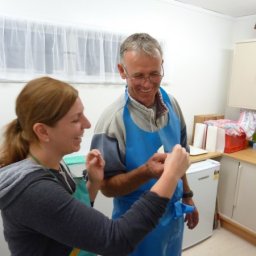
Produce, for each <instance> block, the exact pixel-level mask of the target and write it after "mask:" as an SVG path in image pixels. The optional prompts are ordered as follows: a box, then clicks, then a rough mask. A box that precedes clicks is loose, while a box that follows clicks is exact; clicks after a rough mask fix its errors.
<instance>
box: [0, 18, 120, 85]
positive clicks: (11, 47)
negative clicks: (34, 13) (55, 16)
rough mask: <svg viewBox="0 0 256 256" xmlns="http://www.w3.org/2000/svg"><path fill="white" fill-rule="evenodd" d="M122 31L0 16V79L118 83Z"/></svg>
mask: <svg viewBox="0 0 256 256" xmlns="http://www.w3.org/2000/svg"><path fill="white" fill-rule="evenodd" d="M123 39H124V35H121V34H117V33H110V32H106V31H93V30H89V29H77V28H74V27H68V26H60V25H54V24H47V23H38V22H32V21H27V20H16V19H11V18H9V17H8V18H7V17H0V80H2V81H6V80H7V81H8V80H10V81H27V80H30V79H32V78H34V77H37V76H41V75H49V76H52V77H56V78H59V79H62V80H65V81H70V82H74V83H101V84H102V83H106V84H107V83H111V84H112V83H120V82H121V81H122V80H121V79H120V77H119V74H118V70H117V63H118V61H119V47H120V44H121V41H122V40H123Z"/></svg>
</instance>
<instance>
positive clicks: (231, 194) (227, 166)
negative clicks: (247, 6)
mask: <svg viewBox="0 0 256 256" xmlns="http://www.w3.org/2000/svg"><path fill="white" fill-rule="evenodd" d="M238 166H239V162H238V161H236V160H234V159H231V158H226V157H222V159H221V164H220V178H219V187H218V206H219V212H220V213H221V214H223V215H225V216H226V217H229V218H232V214H233V205H234V199H235V192H236V182H237V175H238Z"/></svg>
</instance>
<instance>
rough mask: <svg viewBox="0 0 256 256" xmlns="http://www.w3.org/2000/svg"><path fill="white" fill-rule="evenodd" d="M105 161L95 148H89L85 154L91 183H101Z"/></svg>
mask: <svg viewBox="0 0 256 256" xmlns="http://www.w3.org/2000/svg"><path fill="white" fill-rule="evenodd" d="M104 166H105V161H104V159H103V158H102V156H101V153H100V151H99V150H97V149H93V150H91V151H90V152H89V153H88V155H87V160H86V169H87V173H88V179H89V181H90V182H91V183H101V181H102V180H103V177H104Z"/></svg>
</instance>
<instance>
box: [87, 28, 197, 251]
mask: <svg viewBox="0 0 256 256" xmlns="http://www.w3.org/2000/svg"><path fill="white" fill-rule="evenodd" d="M118 70H119V73H120V75H121V77H122V78H123V79H126V82H127V88H126V90H125V93H124V95H122V96H121V97H120V98H119V99H117V101H115V102H114V103H113V104H112V105H110V106H109V107H108V108H107V109H106V110H105V111H104V113H103V114H102V116H101V118H100V119H99V121H98V123H97V125H96V129H95V134H94V136H93V139H92V144H91V148H98V149H99V150H100V151H101V152H102V154H103V157H104V158H105V160H106V167H105V180H104V182H103V184H102V188H101V190H102V192H103V194H104V195H106V196H108V197H114V210H113V218H117V217H118V216H120V215H122V214H123V213H124V212H126V211H127V210H128V209H129V208H130V206H131V205H132V203H133V202H134V201H136V200H137V199H138V198H139V197H140V196H141V195H142V194H143V193H144V191H146V190H148V189H149V188H150V187H151V186H152V185H153V184H154V183H155V181H156V179H157V178H158V177H159V175H160V174H161V173H162V171H163V162H164V160H165V158H166V154H165V153H163V152H162V153H160V152H158V151H159V149H161V148H163V149H164V151H165V152H170V151H171V150H172V148H173V146H174V145H175V144H181V146H182V147H185V148H186V149H187V150H188V144H187V133H186V125H185V123H184V119H183V116H182V113H181V110H180V108H179V105H178V103H177V102H176V100H175V99H174V98H173V97H172V96H170V95H168V94H167V93H166V92H165V91H164V90H163V89H162V88H161V87H160V83H161V80H162V78H163V76H164V70H163V56H162V49H161V47H160V45H159V43H158V42H157V41H156V40H155V39H154V38H152V37H151V36H150V35H148V34H143V33H139V34H133V35H131V36H129V37H128V38H127V39H126V40H125V41H124V42H123V43H122V45H121V48H120V63H119V64H118ZM182 181H183V182H182ZM182 181H181V180H180V181H179V183H178V185H177V188H176V192H175V194H174V196H173V198H172V199H171V201H170V203H169V207H168V209H167V210H166V213H165V215H164V216H163V218H162V219H161V221H160V223H159V225H158V226H157V228H156V229H155V230H154V231H152V232H151V233H150V234H149V235H147V236H146V238H145V239H144V240H143V241H142V242H141V243H140V244H139V245H138V247H137V248H136V250H135V252H134V253H132V254H131V255H132V256H135V255H136V256H151V255H152V256H172V255H173V256H177V255H181V246H182V235H183V227H184V219H183V213H186V212H189V213H187V214H186V217H185V221H187V225H188V227H189V228H191V229H193V228H194V227H195V226H196V225H197V223H198V212H197V210H196V208H194V207H191V206H193V205H194V202H193V200H192V196H193V193H192V191H191V190H190V188H189V185H188V182H187V179H186V176H184V177H183V178H182ZM182 197H183V198H182ZM181 198H182V201H183V203H186V205H185V204H183V203H181ZM189 205H191V206H189ZM191 208H192V209H191Z"/></svg>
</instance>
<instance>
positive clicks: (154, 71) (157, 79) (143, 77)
mask: <svg viewBox="0 0 256 256" xmlns="http://www.w3.org/2000/svg"><path fill="white" fill-rule="evenodd" d="M162 63H163V60H162V57H161V55H160V53H159V52H157V54H156V56H155V57H152V56H149V55H147V54H145V53H143V52H136V51H127V52H126V53H125V54H124V57H123V64H119V65H118V69H119V72H120V75H121V77H122V78H123V79H126V81H127V85H128V91H129V94H130V95H131V97H132V98H133V99H135V100H137V101H138V102H140V103H141V104H143V105H144V106H146V107H150V106H152V105H153V104H154V101H155V95H156V93H157V91H158V89H159V86H160V83H161V79H162V75H163V69H162Z"/></svg>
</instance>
